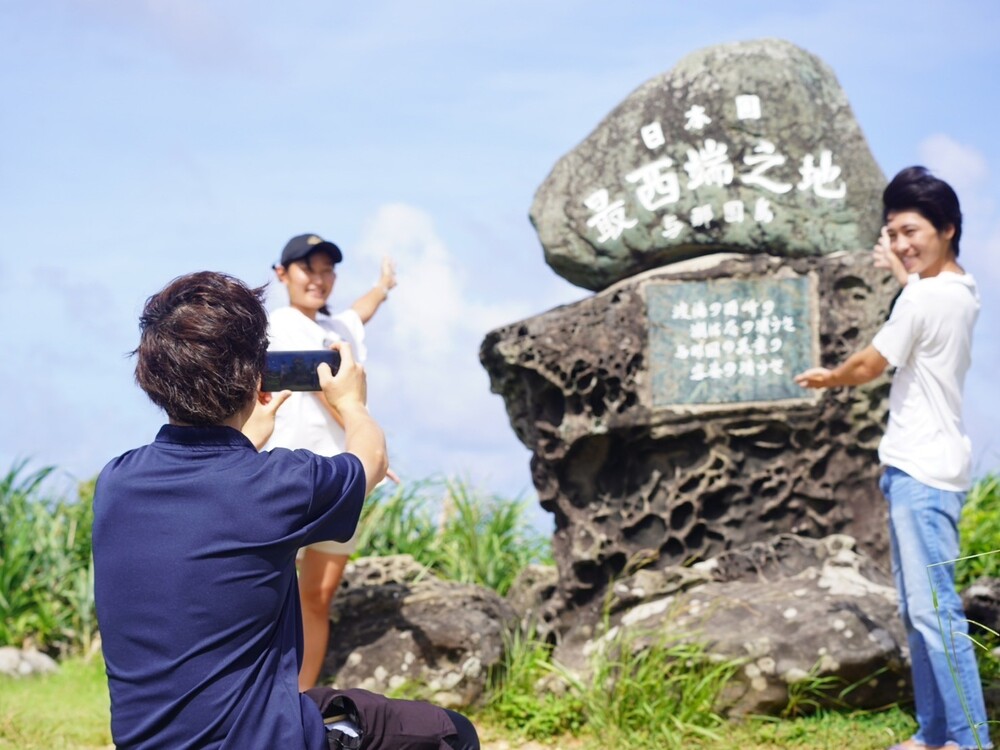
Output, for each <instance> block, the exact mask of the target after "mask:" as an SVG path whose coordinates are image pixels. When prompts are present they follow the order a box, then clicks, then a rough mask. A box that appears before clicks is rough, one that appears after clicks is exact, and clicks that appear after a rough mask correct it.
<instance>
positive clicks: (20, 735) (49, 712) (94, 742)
mask: <svg viewBox="0 0 1000 750" xmlns="http://www.w3.org/2000/svg"><path fill="white" fill-rule="evenodd" d="M110 745H111V727H110V714H109V712H108V685H107V680H106V678H105V676H104V662H103V661H102V660H101V659H100V658H96V659H93V660H91V661H90V662H85V661H83V660H82V659H69V660H66V661H64V662H63V664H62V666H61V668H60V670H59V672H58V673H56V674H52V675H44V676H36V677H26V678H21V679H15V678H11V677H2V676H0V749H2V750H8V749H9V750H60V749H61V748H74V749H75V748H107V747H109V746H110Z"/></svg>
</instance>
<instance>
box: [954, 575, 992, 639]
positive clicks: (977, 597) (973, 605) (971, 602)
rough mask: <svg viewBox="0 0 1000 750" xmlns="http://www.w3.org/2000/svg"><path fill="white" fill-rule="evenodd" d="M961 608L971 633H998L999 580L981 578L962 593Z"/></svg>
mask: <svg viewBox="0 0 1000 750" xmlns="http://www.w3.org/2000/svg"><path fill="white" fill-rule="evenodd" d="M962 606H963V607H964V608H965V617H966V619H968V620H969V623H970V629H971V630H972V631H973V632H979V633H986V632H989V631H990V630H992V631H993V632H995V633H996V632H1000V578H993V577H991V576H983V577H982V578H978V579H976V580H975V581H973V582H972V583H971V584H970V585H969V586H968V588H966V589H965V590H964V591H962Z"/></svg>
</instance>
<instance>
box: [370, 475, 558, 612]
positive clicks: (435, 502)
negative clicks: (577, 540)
mask: <svg viewBox="0 0 1000 750" xmlns="http://www.w3.org/2000/svg"><path fill="white" fill-rule="evenodd" d="M526 510H527V504H526V502H525V501H523V500H521V499H519V498H515V499H506V498H501V497H499V496H496V495H482V494H480V493H478V492H476V491H475V490H473V489H471V488H470V487H469V485H468V483H466V482H463V481H458V480H450V479H449V480H424V481H421V482H412V483H404V484H400V485H396V486H394V487H388V486H386V485H383V486H382V487H380V488H378V489H377V490H376V491H375V492H374V493H372V496H371V497H369V498H368V500H367V501H366V502H365V509H364V511H363V512H362V528H361V536H360V539H359V542H358V555H359V556H371V555H391V554H409V555H412V556H413V557H414V558H415V559H416V560H417V561H418V562H420V563H422V564H423V565H426V566H427V567H428V568H430V569H431V570H433V571H435V572H436V573H438V574H439V575H441V576H442V577H443V578H446V579H448V580H453V581H462V582H464V583H475V584H478V585H480V586H486V587H489V588H492V589H494V590H495V591H497V592H498V593H500V594H501V595H503V594H505V593H506V592H507V590H508V589H509V588H510V585H511V584H512V583H513V581H514V579H515V578H516V577H517V574H518V573H520V572H521V570H522V569H523V568H524V567H525V566H526V565H528V564H529V563H532V562H551V559H552V552H551V543H550V541H549V539H548V538H547V537H545V536H543V535H542V534H541V533H540V532H538V531H536V530H534V529H533V528H531V526H530V525H529V524H528V522H527V520H526Z"/></svg>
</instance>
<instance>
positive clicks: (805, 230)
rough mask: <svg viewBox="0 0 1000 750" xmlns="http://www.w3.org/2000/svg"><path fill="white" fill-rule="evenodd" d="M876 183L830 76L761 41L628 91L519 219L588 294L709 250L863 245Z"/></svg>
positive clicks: (871, 231)
mask: <svg viewBox="0 0 1000 750" xmlns="http://www.w3.org/2000/svg"><path fill="white" fill-rule="evenodd" d="M747 96H756V97H757V98H758V99H757V101H756V104H758V105H759V113H758V111H757V107H755V106H754V105H755V102H754V100H753V99H746V98H741V97H747ZM699 107H700V108H702V110H701V111H699V110H698V109H696V108H699ZM705 117H707V118H709V119H710V120H711V121H710V122H705V120H704V118H705ZM741 118H742V119H741ZM644 129H646V130H645V131H644ZM723 148H724V149H725V152H724V153H723V152H722V150H723ZM710 152H714V157H715V158H714V159H713V157H712V155H711V153H710ZM664 159H669V160H670V161H669V163H668V162H664V161H663V160H664ZM702 165H703V166H705V167H706V168H705V169H700V166H702ZM643 170H645V172H643ZM755 175H759V178H758V177H757V176H755ZM675 181H676V182H675ZM884 185H885V179H884V177H883V175H882V172H881V170H880V169H879V167H878V165H877V164H876V163H875V160H874V159H873V158H872V155H871V152H870V150H869V148H868V145H867V143H866V141H865V138H864V135H863V134H862V132H861V129H860V127H859V126H858V123H857V122H856V120H855V118H854V115H853V113H852V111H851V108H850V105H849V103H848V101H847V97H846V95H845V94H844V92H843V90H842V89H841V87H840V85H839V84H838V82H837V79H836V77H835V76H834V73H833V71H832V70H831V69H830V68H829V67H828V66H827V65H826V64H824V63H823V62H822V61H821V60H819V59H818V58H816V57H814V56H813V55H811V54H809V53H808V52H806V51H804V50H802V49H800V48H799V47H796V46H795V45H792V44H790V43H788V42H785V41H781V40H776V39H765V40H758V41H752V42H742V43H738V44H727V45H721V46H717V47H710V48H707V49H703V50H701V51H698V52H695V53H693V54H691V55H688V56H687V57H685V58H684V59H683V60H681V62H679V63H678V64H677V66H676V67H675V68H674V69H673V70H672V71H670V72H668V73H665V74H663V75H660V76H657V77H656V78H653V79H651V80H650V81H647V82H646V83H644V84H643V85H642V86H640V87H639V88H638V89H637V90H636V91H635V92H633V93H632V94H631V95H629V96H628V98H626V99H625V100H624V101H623V102H622V103H621V104H620V105H619V106H618V107H617V108H615V109H614V110H613V111H612V112H611V113H610V114H609V115H608V116H607V117H606V118H605V119H604V120H603V121H602V122H601V123H600V124H599V125H598V126H597V128H596V129H595V130H594V132H592V133H591V134H590V135H589V136H587V138H586V139H584V141H583V142H582V143H581V144H580V145H579V146H577V147H576V148H575V149H574V150H573V151H571V152H570V153H568V154H567V155H566V156H564V157H563V158H562V159H561V160H560V161H559V162H558V163H557V164H556V165H555V167H554V168H553V169H552V172H551V173H550V174H549V176H548V177H547V178H546V179H545V181H544V182H543V184H542V185H541V186H540V187H539V189H538V191H537V193H536V195H535V199H534V202H533V204H532V206H531V220H532V222H533V223H534V225H535V227H536V229H537V231H538V236H539V238H540V240H541V242H542V245H543V246H544V248H545V258H546V261H547V262H548V263H549V265H550V266H551V267H552V268H553V269H554V270H555V271H556V273H558V274H559V275H560V276H563V277H564V278H566V279H567V280H569V281H571V282H572V283H574V284H577V285H579V286H582V287H585V288H587V289H593V290H597V289H604V288H606V287H607V286H608V285H610V284H612V283H614V282H616V281H619V280H621V279H623V278H626V277H628V276H631V275H633V274H635V273H637V272H640V271H643V270H645V269H649V268H655V267H658V266H661V265H665V264H668V263H671V262H674V261H677V260H682V259H685V258H690V257H694V256H699V255H703V254H705V253H711V252H716V251H719V250H732V251H737V252H742V253H770V254H773V255H779V256H791V257H797V256H803V255H826V254H829V253H834V252H838V251H856V250H858V249H860V248H870V247H871V245H872V244H873V243H874V241H875V239H876V237H877V235H878V228H879V223H880V218H879V215H878V210H877V207H878V206H879V205H880V196H881V191H882V188H883V187H884ZM601 191H605V192H603V193H602V192H601ZM617 201H621V204H619V205H616V202H617ZM762 201H763V202H762ZM727 204H728V205H727ZM706 206H707V207H709V208H710V210H711V213H712V217H711V219H706V220H705V221H704V223H703V224H702V225H699V223H700V220H699V218H698V217H697V216H696V215H693V213H692V212H696V211H698V210H699V209H701V210H700V213H701V214H702V217H703V218H704V210H703V207H706ZM602 207H603V208H602ZM873 207H875V210H873ZM616 209H617V213H616ZM669 217H674V218H673V219H670V218H669ZM664 221H666V222H667V224H664ZM671 226H672V227H674V228H675V230H676V231H677V234H676V236H664V232H667V235H671V234H673V232H672V231H671V229H670V227H671Z"/></svg>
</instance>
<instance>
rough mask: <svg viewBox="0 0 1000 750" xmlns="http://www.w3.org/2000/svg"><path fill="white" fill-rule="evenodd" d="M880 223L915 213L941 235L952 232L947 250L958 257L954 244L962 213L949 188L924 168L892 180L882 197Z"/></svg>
mask: <svg viewBox="0 0 1000 750" xmlns="http://www.w3.org/2000/svg"><path fill="white" fill-rule="evenodd" d="M882 206H883V211H882V220H883V221H888V219H889V214H894V213H899V212H900V211H916V212H917V213H918V214H920V215H921V216H923V217H924V218H925V219H927V221H929V222H930V223H931V224H933V225H934V228H935V229H936V230H937V231H939V232H943V231H944V230H945V229H947V228H948V227H954V228H955V234H954V236H953V237H952V238H951V249H952V250H953V251H954V253H955V257H958V241H959V239H960V238H961V237H962V209H961V207H960V206H959V204H958V195H956V193H955V191H954V190H953V189H952V187H951V185H949V184H948V183H947V182H945V181H944V180H942V179H941V178H939V177H935V176H934V175H932V174H931V173H930V170H929V169H927V168H926V167H920V166H914V167H907V168H906V169H904V170H902V171H901V172H899V174H897V175H896V176H895V177H893V178H892V182H890V183H889V184H888V185H887V186H886V188H885V191H884V192H883V193H882Z"/></svg>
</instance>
